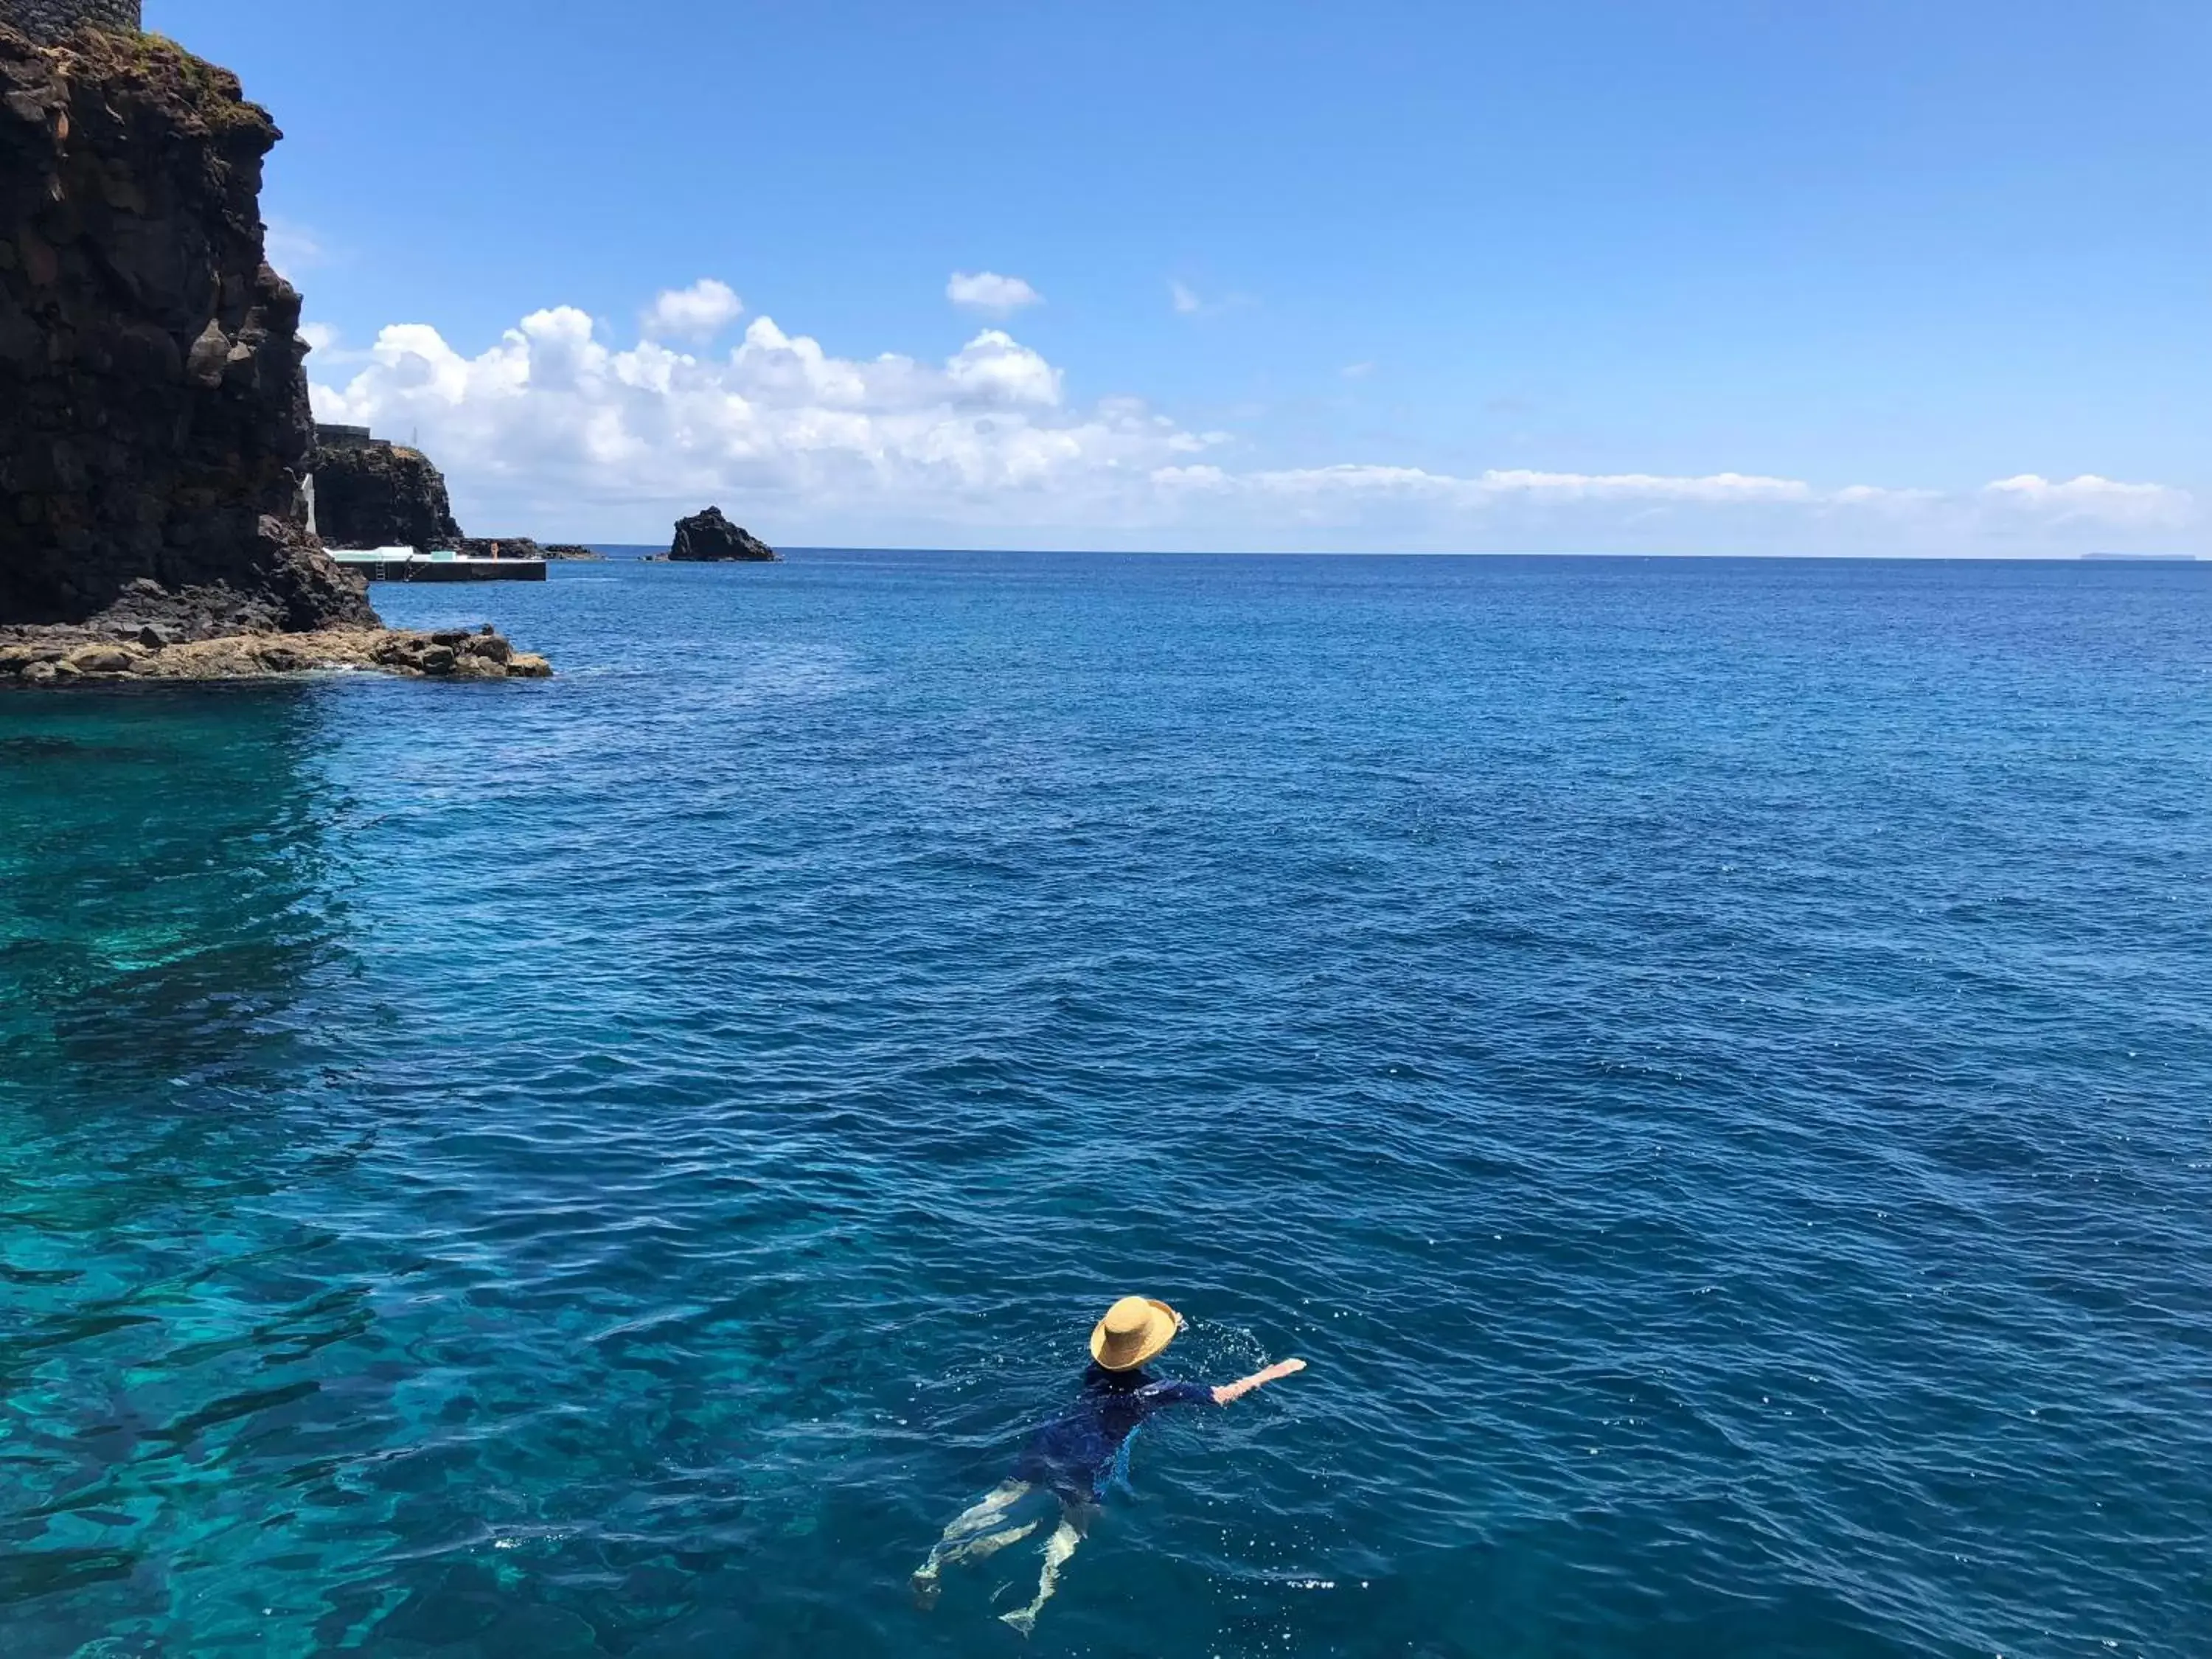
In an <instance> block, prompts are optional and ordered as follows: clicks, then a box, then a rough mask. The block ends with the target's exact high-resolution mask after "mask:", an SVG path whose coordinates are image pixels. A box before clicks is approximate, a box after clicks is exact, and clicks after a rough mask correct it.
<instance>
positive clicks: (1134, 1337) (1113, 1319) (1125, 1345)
mask: <svg viewBox="0 0 2212 1659" xmlns="http://www.w3.org/2000/svg"><path fill="white" fill-rule="evenodd" d="M1181 1329H1182V1316H1180V1315H1179V1314H1177V1313H1176V1310H1174V1309H1173V1308H1170V1306H1168V1304H1166V1303H1164V1302H1155V1301H1153V1300H1152V1298H1151V1297H1143V1296H1125V1297H1122V1298H1121V1300H1120V1301H1119V1302H1116V1303H1115V1304H1114V1305H1113V1306H1112V1307H1110V1308H1109V1309H1107V1310H1106V1317H1105V1318H1103V1319H1102V1320H1100V1321H1099V1322H1097V1324H1096V1325H1094V1326H1093V1327H1091V1358H1093V1359H1095V1360H1097V1362H1098V1363H1099V1364H1102V1365H1103V1366H1104V1367H1105V1368H1106V1369H1107V1370H1109V1371H1133V1370H1136V1369H1137V1367H1138V1366H1139V1365H1141V1364H1144V1363H1145V1362H1146V1360H1147V1359H1150V1358H1152V1356H1153V1355H1154V1354H1157V1353H1158V1352H1159V1351H1160V1350H1161V1349H1163V1348H1164V1347H1166V1346H1167V1345H1168V1344H1169V1343H1170V1342H1172V1341H1174V1340H1175V1334H1176V1332H1177V1331H1179V1330H1181Z"/></svg>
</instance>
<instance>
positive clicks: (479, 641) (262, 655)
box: [0, 623, 553, 687]
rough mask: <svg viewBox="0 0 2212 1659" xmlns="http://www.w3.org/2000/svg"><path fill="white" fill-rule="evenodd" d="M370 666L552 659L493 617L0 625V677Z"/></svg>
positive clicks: (248, 676)
mask: <svg viewBox="0 0 2212 1659" xmlns="http://www.w3.org/2000/svg"><path fill="white" fill-rule="evenodd" d="M332 670H355V671H374V672H377V673H384V674H398V675H402V676H404V677H406V678H413V679H453V680H505V679H544V678H548V677H549V676H550V675H551V673H552V672H553V665H551V664H550V663H549V662H547V661H546V660H545V659H544V658H543V657H540V656H538V655H535V654H534V653H531V652H527V651H517V650H516V649H515V648H514V647H513V645H511V644H509V643H508V642H507V640H506V639H505V638H504V637H503V636H502V635H500V634H499V633H497V632H495V630H494V629H493V628H492V626H491V624H490V623H485V624H484V625H483V628H481V629H477V630H475V631H473V632H471V631H469V630H466V629H437V630H435V631H433V632H427V633H424V632H416V631H415V630H412V629H398V628H328V629H316V630H313V631H312V632H308V633H303V634H227V635H218V636H216V637H215V638H212V639H198V640H179V641H171V640H169V639H167V638H166V637H165V636H164V635H163V634H162V631H161V629H159V628H157V627H155V626H153V625H150V624H149V625H148V626H147V627H146V628H144V629H142V630H141V631H140V632H139V634H138V635H136V636H133V637H128V638H120V639H118V638H114V637H110V636H104V635H91V636H90V637H88V636H87V633H86V630H84V629H63V628H52V629H31V628H27V629H5V630H0V687H5V686H55V685H76V684H93V683H98V682H101V681H116V680H150V681H164V680H166V681H175V680H261V679H271V678H279V677H283V676H286V675H294V674H307V673H317V672H328V671H332Z"/></svg>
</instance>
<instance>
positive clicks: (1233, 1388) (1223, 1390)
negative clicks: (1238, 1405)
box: [1213, 1359, 1306, 1406]
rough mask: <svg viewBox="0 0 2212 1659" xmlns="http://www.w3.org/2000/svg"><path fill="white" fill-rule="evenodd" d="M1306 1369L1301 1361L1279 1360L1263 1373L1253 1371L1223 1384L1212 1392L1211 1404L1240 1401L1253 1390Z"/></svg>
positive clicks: (1221, 1404)
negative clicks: (1248, 1374) (1232, 1381)
mask: <svg viewBox="0 0 2212 1659" xmlns="http://www.w3.org/2000/svg"><path fill="white" fill-rule="evenodd" d="M1305 1368H1306V1362H1305V1361H1304V1360H1303V1359H1279V1360H1277V1361H1276V1362H1275V1363H1274V1364H1272V1365H1270V1366H1268V1367H1267V1370H1264V1371H1254V1372H1253V1373H1252V1375H1251V1376H1240V1377H1238V1378H1237V1380H1236V1381H1235V1382H1234V1383H1223V1384H1222V1385H1221V1386H1220V1387H1219V1388H1218V1389H1215V1390H1214V1391H1213V1403H1214V1404H1215V1405H1217V1406H1225V1405H1227V1404H1228V1403H1229V1402H1230V1401H1232V1400H1241V1399H1243V1397H1244V1396H1245V1395H1248V1394H1249V1393H1251V1392H1252V1390H1253V1389H1256V1388H1259V1387H1261V1386H1262V1385H1263V1384H1265V1383H1273V1382H1274V1381H1275V1380H1276V1379H1277V1378H1279V1377H1285V1376H1291V1375H1292V1374H1293V1373H1295V1372H1297V1371H1302V1370H1305Z"/></svg>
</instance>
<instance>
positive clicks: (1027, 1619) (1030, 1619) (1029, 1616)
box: [999, 1607, 1036, 1636]
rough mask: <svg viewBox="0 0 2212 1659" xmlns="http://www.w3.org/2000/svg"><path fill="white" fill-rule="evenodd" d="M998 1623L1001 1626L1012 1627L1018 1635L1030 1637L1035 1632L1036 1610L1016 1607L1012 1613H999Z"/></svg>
mask: <svg viewBox="0 0 2212 1659" xmlns="http://www.w3.org/2000/svg"><path fill="white" fill-rule="evenodd" d="M999 1622H1000V1624H1002V1625H1012V1626H1013V1627H1014V1630H1015V1632H1017V1633H1018V1634H1019V1635H1023V1636H1029V1635H1031V1634H1033V1633H1034V1632H1036V1608H1035V1607H1016V1608H1015V1609H1014V1610H1013V1611H1012V1613H1000V1615H999Z"/></svg>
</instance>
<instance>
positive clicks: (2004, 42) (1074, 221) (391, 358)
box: [146, 0, 2212, 556]
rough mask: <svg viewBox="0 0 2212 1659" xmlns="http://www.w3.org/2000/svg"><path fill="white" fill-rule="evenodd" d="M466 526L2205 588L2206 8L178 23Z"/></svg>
mask: <svg viewBox="0 0 2212 1659" xmlns="http://www.w3.org/2000/svg"><path fill="white" fill-rule="evenodd" d="M146 16H147V23H148V26H149V27H153V28H157V29H160V30H161V31H162V32H164V33H169V34H171V35H173V36H174V37H175V38H177V39H178V40H181V41H182V42H183V43H184V44H185V45H186V46H190V47H191V48H192V49H193V50H195V51H197V52H199V53H201V54H202V55H203V56H205V57H208V58H213V59H215V60H216V61H217V62H219V63H222V64H228V66H230V67H231V68H233V69H234V70H237V71H238V72H239V74H240V76H241V77H242V79H243V80H244V82H245V84H246V91H247V93H248V94H249V95H250V96H252V97H254V98H255V99H257V100H258V101H260V102H262V103H263V104H264V105H266V106H268V107H269V108H270V110H271V111H272V112H273V113H274V114H275V115H276V119H277V121H278V123H279V125H282V126H283V129H284V131H285V133H286V137H285V140H284V142H283V143H282V144H281V145H280V146H279V147H278V149H277V150H276V153H275V154H274V155H272V156H271V157H270V163H269V168H268V175H267V186H266V190H265V192H264V211H265V214H266V216H267V218H268V220H269V223H270V256H271V258H272V260H273V261H274V262H275V263H276V264H277V266H278V268H279V269H281V270H283V271H284V272H285V273H286V274H287V275H288V276H290V277H291V279H292V280H293V281H294V282H295V283H297V284H298V285H299V287H300V288H301V289H302V291H303V292H304V294H305V295H306V298H307V306H306V314H307V319H308V323H309V327H310V329H311V331H312V335H311V337H312V338H313V341H314V343H315V350H314V351H313V355H312V356H310V358H309V362H308V369H309V375H310V379H311V380H312V381H313V386H314V388H315V402H316V407H317V410H318V413H319V416H321V417H322V418H324V419H327V420H343V421H352V422H366V423H368V424H371V425H373V426H374V428H376V430H377V431H378V432H379V433H380V435H385V436H389V437H395V438H398V439H400V440H401V441H407V440H409V439H410V438H413V439H416V440H418V441H419V442H420V443H421V445H422V447H423V448H425V449H426V450H427V451H428V453H430V455H431V457H432V459H434V460H435V461H437V462H438V463H439V465H441V467H442V468H443V469H444V471H445V472H446V474H447V478H448V480H449V483H450V484H451V486H452V488H453V495H454V504H455V507H456V510H457V513H458V514H459V517H460V520H461V522H462V524H463V526H465V528H466V529H468V530H469V531H470V532H471V533H472V534H501V533H504V534H530V535H536V536H538V537H539V538H541V539H546V540H556V539H557V540H600V541H631V542H641V543H642V542H659V541H665V539H666V538H667V536H668V532H669V525H670V522H671V520H672V519H673V518H674V517H675V516H676V515H678V513H686V512H690V511H693V510H696V508H697V507H701V506H703V505H706V504H707V503H708V502H714V503H716V504H718V505H720V506H721V507H723V508H724V509H725V510H726V512H728V513H730V515H731V516H732V518H734V519H736V520H738V521H739V522H741V523H744V524H745V525H747V526H750V528H752V529H753V530H754V531H756V532H758V533H760V534H761V535H763V537H765V538H767V539H768V540H769V541H770V542H772V543H778V544H787V545H795V546H808V545H848V546H856V545H865V546H912V547H1006V548H1023V547H1034V548H1102V549H1103V548H1132V549H1192V550H1244V549H1249V550H1375V551H1437V552H1449V551H1467V552H1482V551H1527V552H1607V553H1698V552H1713V553H1775V554H1863V555H1887V554H1899V555H1951V556H2073V555H2076V554H2079V553H2081V552H2085V551H2091V550H2106V551H2142V552H2151V551H2172V552H2196V553H2198V554H2200V555H2205V556H2212V98H2208V97H2207V96H2206V95H2205V94H2204V88H2205V87H2206V86H2208V85H2212V6H2208V5H2205V4H2203V3H2199V0H2158V3H2147V0H2094V3H2089V0H2066V3H2045V0H2007V3H2002V4H1999V3H1989V0H1910V3H1905V0H1664V3H1662V0H1642V3H1593V0H1550V3H1546V4H1543V5H1530V4H1528V3H1525V0H1520V3H1513V4H1494V3H1485V0H1456V3H1423V4H1409V3H1393V0H1363V3H1359V4H1357V5H1354V4H1351V3H1342V4H1332V5H1321V4H1304V3H1298V0H1270V3H1267V4H1266V5H1261V4H1259V3H1253V0H1208V3H1204V4H1193V3H1190V0H1181V3H1175V4H1166V3H1153V0H1116V3H1114V4H1111V5H1107V4H1096V3H1079V0H1057V3H1036V0H1030V3H1026V4H1013V3H1000V0H963V3H959V4H955V5H947V6H918V5H915V4H914V3H913V0H897V3H877V0H866V3H863V0H808V3H806V4H804V5H798V4H790V3H784V4H778V5H763V4H750V3H731V0H712V3H710V0H629V3H627V4H625V5H623V6H621V7H609V6H606V5H605V4H604V3H594V4H590V5H586V4H570V3H562V0H538V3H532V4H522V3H518V0H458V3H457V0H445V3H441V4H435V5H434V4H430V3H426V0H381V3H379V4H377V5H375V6H372V7H362V6H347V5H336V4H329V3H316V4H310V5H306V6H301V5H297V4H293V5H279V4H277V3H276V0H147V5H146Z"/></svg>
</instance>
